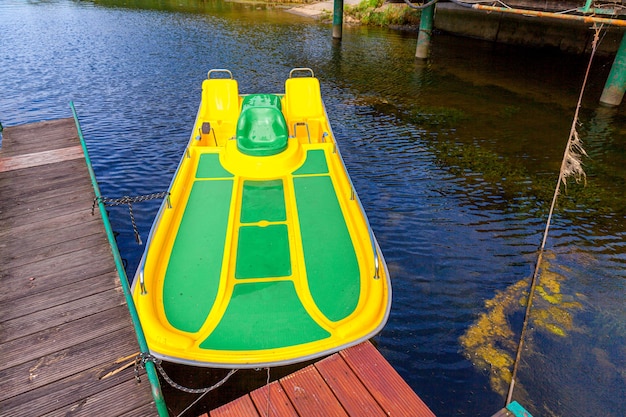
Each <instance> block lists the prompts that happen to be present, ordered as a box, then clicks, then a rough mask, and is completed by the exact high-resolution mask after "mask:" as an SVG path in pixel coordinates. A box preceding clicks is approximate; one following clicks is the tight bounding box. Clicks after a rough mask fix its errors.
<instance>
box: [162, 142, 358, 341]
mask: <svg viewBox="0 0 626 417" xmlns="http://www.w3.org/2000/svg"><path fill="white" fill-rule="evenodd" d="M239 188H240V189H239ZM287 190H289V191H287ZM291 190H292V191H291ZM238 196H240V197H238ZM289 198H292V199H295V203H294V202H290V201H288V200H287V199H289ZM237 199H240V201H232V200H237ZM233 204H236V205H239V204H240V210H239V211H235V217H236V219H232V218H231V214H230V213H231V205H233ZM294 207H295V209H294ZM296 226H297V227H296ZM227 236H233V238H234V239H237V242H236V251H231V252H232V254H231V255H230V256H231V259H229V257H228V256H225V254H226V255H228V253H226V251H225V249H224V248H225V246H226V245H228V242H227ZM300 242H301V248H300V247H291V245H300ZM293 251H301V252H302V253H303V254H304V266H305V268H304V270H305V271H306V276H303V275H304V274H302V273H301V271H302V267H301V266H299V265H298V264H297V259H293V258H294V257H293V256H292V255H291V254H292V253H294V252H293ZM233 262H234V276H232V277H228V279H227V280H226V285H227V289H226V291H225V292H223V293H224V294H226V296H225V299H223V298H224V297H220V295H219V294H220V291H223V290H221V289H220V285H221V284H220V282H221V279H222V276H223V274H224V273H226V272H225V271H229V270H232V268H231V269H229V266H230V265H231V263H233ZM303 280H305V281H303ZM222 285H223V284H222ZM303 291H304V292H306V291H308V293H309V294H310V295H308V294H305V296H306V297H310V298H311V299H312V300H313V302H314V304H315V306H316V308H314V309H311V308H309V309H307V308H306V307H305V306H306V305H307V303H306V302H304V303H303V301H302V300H301V296H302V294H303ZM359 296H360V270H359V265H358V262H357V256H356V252H355V248H354V245H353V242H352V239H351V236H350V234H349V231H348V226H347V224H346V221H345V219H344V215H343V213H342V210H341V207H340V204H339V200H338V198H337V195H336V193H335V188H334V186H333V182H332V180H331V177H330V173H329V169H328V165H327V162H326V156H325V153H324V149H309V150H308V151H307V156H306V160H305V162H304V163H303V164H302V166H300V167H299V168H298V169H297V170H295V171H294V172H293V173H291V174H290V175H286V176H283V177H281V178H275V179H271V180H251V179H242V178H238V177H236V176H234V175H232V174H231V173H230V172H228V171H227V170H226V169H225V168H224V167H223V166H222V165H221V163H220V160H219V153H204V154H202V155H201V156H200V160H199V163H198V166H197V170H196V174H195V179H194V181H193V185H192V186H191V191H190V193H189V198H188V202H187V206H186V208H185V212H184V215H183V217H182V220H181V222H180V226H179V228H178V231H177V233H176V237H175V240H174V244H173V248H172V251H171V255H170V259H169V264H168V266H167V270H166V272H165V277H164V284H163V306H164V311H165V316H166V318H167V320H168V322H169V323H170V324H171V325H172V326H173V327H175V328H176V329H178V330H181V331H184V332H188V333H196V332H200V330H201V329H203V327H204V329H203V332H204V331H207V330H208V336H206V337H205V338H204V340H202V341H201V343H200V348H202V349H214V350H260V349H273V348H280V347H287V346H295V345H299V344H303V343H308V342H312V341H316V340H321V339H325V338H327V337H329V336H330V333H329V330H328V329H327V328H325V326H324V322H325V323H332V322H337V321H340V320H342V319H345V318H346V317H348V316H349V315H350V314H351V313H352V312H353V311H354V310H355V309H356V307H357V304H358V301H359ZM223 303H227V305H226V306H224V305H223ZM220 304H222V305H220ZM310 310H314V311H310ZM315 310H316V311H315ZM220 311H222V312H223V313H220ZM220 314H221V317H220V316H219V315H220ZM216 315H217V316H216ZM209 316H211V317H212V321H213V319H214V318H219V321H217V323H216V324H214V325H212V328H210V329H209V328H207V327H206V325H205V322H206V321H207V319H208V318H209ZM320 317H321V319H320ZM276 329H280V331H276ZM203 334H206V333H203ZM202 337H204V336H202Z"/></svg>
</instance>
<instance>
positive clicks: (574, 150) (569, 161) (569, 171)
mask: <svg viewBox="0 0 626 417" xmlns="http://www.w3.org/2000/svg"><path fill="white" fill-rule="evenodd" d="M601 29H602V26H600V27H597V26H596V25H595V24H594V30H595V34H594V37H593V43H592V49H591V55H590V56H589V63H588V64H587V71H586V72H585V78H584V80H583V84H582V86H581V89H580V95H579V96H578V104H577V105H576V111H575V112H574V118H573V121H572V127H571V129H570V134H569V138H568V140H567V145H566V146H565V152H564V154H563V160H562V161H561V170H560V171H559V178H558V180H557V183H556V187H555V189H554V196H553V197H552V203H551V205H550V211H549V213H548V219H547V221H546V228H545V230H544V232H543V239H542V241H541V247H540V248H539V254H538V255H537V263H536V265H535V271H534V273H533V276H532V279H531V282H530V289H529V291H528V301H527V303H526V311H525V313H524V322H523V324H522V331H521V333H520V338H519V343H518V345H517V352H516V355H515V362H514V363H513V372H512V373H511V383H510V385H509V392H508V394H507V397H506V405H508V404H509V403H511V400H512V397H513V389H514V388H515V379H516V377H517V371H518V368H519V363H520V360H521V356H522V349H523V345H524V337H525V335H526V330H527V328H528V321H529V319H530V311H531V308H532V301H533V296H534V294H535V289H536V287H537V281H538V277H539V270H540V268H541V262H542V260H543V253H544V249H545V247H546V241H547V239H548V232H549V230H550V223H551V222H552V214H553V213H554V207H555V206H556V201H557V199H558V197H559V194H560V187H561V184H563V185H564V186H567V178H568V177H569V176H572V175H573V176H574V177H575V179H576V182H579V181H580V179H581V178H585V172H584V171H583V169H582V163H581V160H580V159H581V157H582V156H583V155H585V156H586V155H587V153H586V152H585V150H584V149H583V147H582V142H581V140H580V137H579V136H578V132H577V131H576V125H577V124H578V116H579V113H580V108H581V106H582V100H583V94H584V92H585V87H586V85H587V80H588V78H589V72H590V70H591V63H592V62H593V57H594V55H595V53H596V50H597V48H598V43H599V39H600V30H601Z"/></svg>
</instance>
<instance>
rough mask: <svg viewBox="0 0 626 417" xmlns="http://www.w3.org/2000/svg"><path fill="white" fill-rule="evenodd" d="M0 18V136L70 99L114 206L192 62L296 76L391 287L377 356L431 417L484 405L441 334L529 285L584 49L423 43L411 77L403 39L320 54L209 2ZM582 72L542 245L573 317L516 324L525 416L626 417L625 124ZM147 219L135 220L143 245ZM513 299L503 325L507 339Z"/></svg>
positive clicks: (160, 133) (161, 162) (136, 178)
mask: <svg viewBox="0 0 626 417" xmlns="http://www.w3.org/2000/svg"><path fill="white" fill-rule="evenodd" d="M154 4H158V6H154ZM0 17H3V18H2V19H1V23H0V25H2V26H0V30H1V31H2V42H3V48H2V51H1V52H0V66H1V67H2V69H3V77H2V78H1V79H0V87H1V88H2V91H3V100H2V105H1V108H0V109H1V111H2V113H1V114H0V117H1V119H2V123H3V124H4V125H12V124H17V123H23V122H32V121H37V120H42V119H49V118H57V117H68V116H69V109H68V102H69V100H73V101H74V102H75V103H76V107H77V110H78V113H79V116H80V117H81V122H82V125H83V129H84V132H85V136H86V138H87V141H88V145H89V148H90V152H91V154H92V161H93V162H94V164H95V168H96V174H97V176H98V180H99V182H100V186H101V189H102V191H103V194H105V195H108V196H112V197H115V196H121V195H139V194H147V193H151V192H157V191H163V190H165V189H166V188H167V186H168V184H169V181H170V180H171V177H172V174H173V172H174V170H175V168H176V166H177V163H178V160H179V158H180V157H181V154H182V151H183V149H184V146H185V144H186V142H187V139H188V137H189V134H190V132H189V129H190V127H191V124H192V123H193V120H194V117H195V112H196V109H197V106H198V103H199V99H200V85H201V82H202V79H204V78H205V77H206V72H207V71H208V70H209V69H210V68H215V67H223V68H229V69H230V70H232V71H233V73H234V74H235V76H236V77H237V79H238V81H239V85H240V88H241V90H242V92H246V93H252V92H262V91H263V92H266V91H274V92H282V91H283V88H284V87H283V83H284V79H285V77H286V76H287V75H288V73H289V70H290V69H291V68H293V67H297V66H310V67H312V68H313V69H314V70H315V73H316V75H317V76H318V77H319V78H320V80H321V84H322V93H323V95H324V98H325V102H326V105H327V109H328V112H329V116H330V119H331V122H332V124H333V128H334V131H335V134H336V136H337V137H338V140H339V141H340V146H341V150H342V154H343V156H344V159H345V161H346V165H347V166H348V169H349V171H350V173H351V176H352V179H353V182H354V183H355V186H356V189H357V191H358V192H359V196H360V197H361V200H362V201H363V205H364V206H365V208H366V210H367V212H368V214H369V217H370V221H371V224H372V226H373V228H374V231H375V233H376V235H377V237H378V239H379V241H380V244H381V247H382V249H383V251H384V253H385V257H386V259H387V261H388V263H389V267H390V270H391V273H392V279H393V285H394V300H393V301H394V304H393V308H392V314H391V317H390V320H389V324H388V326H387V327H386V328H385V329H384V331H383V332H382V333H381V335H380V336H379V337H378V338H377V339H376V341H377V343H378V347H379V349H380V350H381V351H382V352H383V354H384V355H385V357H386V358H387V359H388V360H390V361H391V363H392V364H393V365H394V367H396V369H398V370H399V372H400V373H401V375H402V376H403V377H404V378H405V379H406V380H407V381H408V382H409V383H410V385H411V386H412V387H413V388H414V389H415V390H416V391H417V392H418V393H419V394H420V396H421V397H422V398H423V399H424V400H425V401H426V403H427V404H428V405H429V406H430V407H431V408H432V409H433V410H434V411H435V413H436V414H437V415H438V416H456V415H471V416H490V415H492V414H493V413H494V412H495V411H497V410H498V409H499V408H500V407H501V406H502V404H503V398H502V396H501V395H500V394H499V393H498V391H500V389H499V388H497V389H495V390H494V389H493V388H492V385H491V383H490V379H491V378H492V373H491V371H490V370H485V369H483V368H484V366H483V367H475V366H474V365H473V364H472V361H471V360H469V359H468V358H467V357H466V356H465V354H464V350H463V346H462V344H461V343H460V342H459V340H460V338H461V337H462V336H463V335H464V334H466V333H467V332H468V329H470V328H471V327H472V326H473V325H474V324H475V323H476V322H477V321H478V320H479V319H480V318H481V317H482V316H483V315H488V314H489V308H486V307H485V302H486V301H487V300H493V299H494V298H495V297H497V294H499V293H500V294H502V293H506V292H507V291H508V289H509V288H511V287H512V286H515V285H516V283H519V282H520V281H523V280H524V279H527V277H529V276H530V273H531V271H532V268H533V266H534V261H535V259H536V250H537V248H538V246H539V244H540V239H541V233H542V231H543V227H544V223H545V216H546V213H547V210H548V207H549V202H550V200H551V198H552V193H553V190H554V186H555V184H556V181H557V177H558V169H559V166H560V161H561V157H562V155H563V150H564V146H565V143H566V142H567V138H568V133H569V128H570V126H571V118H572V115H573V105H574V104H575V102H576V97H577V95H578V90H577V87H579V83H580V81H581V79H582V74H583V72H584V68H585V66H586V59H585V57H580V58H579V57H568V56H559V57H558V59H555V58H554V55H553V54H552V53H551V54H544V53H538V52H536V51H528V50H519V49H509V48H502V47H499V46H497V47H494V46H493V45H491V44H487V43H483V42H477V41H472V40H467V39H460V38H454V37H447V36H445V35H437V36H435V37H433V45H432V46H433V50H432V55H431V59H430V60H429V61H428V62H427V63H417V62H416V61H415V60H414V59H413V55H414V51H415V34H414V33H413V34H411V33H408V34H407V33H398V32H393V31H387V30H382V29H370V28H361V27H350V26H346V27H344V33H343V34H344V38H343V40H342V42H341V43H338V42H333V41H332V39H331V36H330V33H331V32H330V27H329V26H326V25H321V24H318V23H316V22H313V21H309V20H307V19H304V18H300V17H298V16H294V15H291V14H288V13H285V12H283V11H281V10H280V9H275V8H271V7H261V10H257V8H256V7H251V6H249V5H242V4H236V3H230V2H222V1H201V0H185V1H179V0H176V1H160V2H153V1H148V0H136V1H129V0H106V1H104V0H98V1H93V2H85V1H81V2H76V1H69V0H67V1H65V0H59V1H52V2H29V3H26V4H25V3H23V2H17V1H7V2H2V3H1V4H0ZM9 17H10V18H9ZM600 64H601V62H600V61H599V64H598V65H599V69H598V70H597V71H596V72H595V73H594V74H595V76H594V80H593V81H592V83H591V84H590V88H589V93H588V96H587V97H588V98H587V99H586V101H585V103H586V106H585V108H584V109H583V112H582V116H581V125H580V133H581V137H582V139H583V142H584V145H585V148H586V150H587V152H588V154H589V158H587V159H586V160H585V161H584V162H585V170H586V173H587V185H586V186H583V185H577V184H575V183H572V184H570V185H569V186H568V187H567V190H566V191H564V192H563V193H562V196H561V197H560V200H559V204H558V207H557V213H556V216H555V219H554V222H553V228H552V231H551V233H550V237H549V241H548V247H549V250H550V251H551V252H552V253H553V254H554V258H553V259H550V268H549V269H550V270H553V271H555V273H558V274H559V277H563V278H562V279H561V278H559V280H558V284H559V286H558V290H559V291H558V292H556V291H555V288H556V287H555V286H554V285H552V286H551V287H550V286H548V287H547V288H546V289H545V294H546V295H547V296H548V297H547V298H548V300H544V301H545V303H546V306H545V307H546V309H547V308H549V307H551V306H553V304H551V303H550V301H549V300H554V298H550V297H556V295H555V294H561V295H562V297H563V298H561V302H563V300H565V302H575V303H580V305H581V306H582V307H581V308H578V307H577V308H571V309H568V310H567V311H566V312H567V315H563V313H559V314H552V315H551V316H550V317H547V318H548V319H550V320H551V321H552V322H553V324H555V323H556V324H555V325H557V326H558V327H559V328H561V329H563V328H565V327H567V329H566V330H567V331H564V335H560V334H557V333H558V332H556V333H555V332H553V331H549V330H546V327H549V326H541V325H540V320H541V319H542V317H541V316H537V317H536V318H534V319H533V320H535V321H534V322H533V323H535V325H534V327H533V330H532V331H531V333H530V334H529V336H528V337H529V340H528V343H529V346H531V347H532V349H531V350H529V351H528V352H525V354H524V355H523V357H522V359H523V364H522V368H521V371H520V386H521V387H522V388H520V390H519V391H516V394H515V396H516V397H517V398H519V399H520V400H522V402H524V403H525V404H529V405H530V406H529V407H530V408H531V411H533V412H535V413H536V414H537V415H568V416H588V415H611V416H612V415H615V416H618V415H626V400H625V398H626V395H624V391H625V387H626V378H625V377H624V369H625V367H626V366H625V364H624V358H626V352H624V346H625V345H626V343H625V342H626V340H625V332H626V331H625V329H624V325H623V323H625V322H626V307H624V303H623V295H624V283H625V282H626V274H625V272H624V271H626V268H625V265H626V230H625V228H624V224H625V223H626V222H625V221H624V220H625V216H626V199H625V198H624V191H623V190H624V186H625V185H626V184H624V181H625V178H626V172H625V171H624V169H625V168H624V160H625V158H626V117H625V116H624V111H623V108H618V109H615V110H607V109H604V108H602V107H599V106H597V105H596V103H597V98H598V97H599V94H600V90H601V86H602V83H603V82H604V79H605V78H604V76H603V71H607V70H608V69H604V67H602V66H601V65H600ZM157 208H158V202H155V201H151V202H147V203H144V204H140V205H136V206H135V207H134V210H135V217H136V219H137V221H138V225H139V228H140V232H141V234H142V238H143V239H144V240H145V238H146V235H147V233H148V230H149V228H150V224H151V222H152V220H153V218H154V215H155V213H156V210H157ZM110 215H111V221H112V223H113V227H114V229H115V230H116V231H117V232H118V233H119V235H118V242H119V246H120V249H121V251H122V254H123V256H124V257H125V258H126V259H127V260H128V271H129V274H130V275H132V274H133V273H134V269H135V267H136V265H137V262H138V260H139V257H140V256H141V252H142V250H143V248H141V247H138V246H137V245H136V244H135V241H134V237H133V233H132V228H131V225H130V220H129V218H128V213H127V211H126V209H125V208H123V207H120V208H115V207H112V208H110ZM544 285H545V284H544ZM520 290H521V291H523V289H520ZM519 299H520V296H517V300H518V302H517V305H515V306H514V305H513V304H511V306H510V309H509V310H507V314H506V315H505V319H506V323H504V324H502V327H500V331H504V330H503V329H504V326H505V325H507V326H508V327H509V329H510V331H511V332H512V333H514V334H517V333H518V332H519V329H520V327H521V314H520V311H522V309H523V306H521V305H519ZM554 305H556V304H554ZM559 308H560V307H559ZM538 311H539V310H538ZM539 314H541V313H539ZM559 317H561V318H565V319H567V320H565V322H563V321H560V322H559V321H558V319H559ZM545 319H546V318H544V320H545ZM559 323H560V326H559ZM563 323H565V324H567V326H565V325H564V324H563ZM607 410H608V411H607ZM611 413H612V414H611Z"/></svg>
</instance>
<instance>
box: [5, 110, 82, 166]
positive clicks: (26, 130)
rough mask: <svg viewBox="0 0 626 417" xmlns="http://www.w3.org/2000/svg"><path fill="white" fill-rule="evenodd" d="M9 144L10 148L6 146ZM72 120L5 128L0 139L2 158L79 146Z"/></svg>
mask: <svg viewBox="0 0 626 417" xmlns="http://www.w3.org/2000/svg"><path fill="white" fill-rule="evenodd" d="M9 142H10V146H7V145H8V144H9ZM79 143H80V142H79V140H78V132H77V131H76V126H75V125H74V119H72V118H65V119H56V120H44V121H41V122H36V123H28V124H23V125H18V126H10V127H5V129H4V132H3V138H2V157H3V158H4V157H13V156H16V155H24V154H29V153H32V152H33V151H34V150H42V151H49V150H52V149H59V148H67V147H72V146H76V145H77V144H79Z"/></svg>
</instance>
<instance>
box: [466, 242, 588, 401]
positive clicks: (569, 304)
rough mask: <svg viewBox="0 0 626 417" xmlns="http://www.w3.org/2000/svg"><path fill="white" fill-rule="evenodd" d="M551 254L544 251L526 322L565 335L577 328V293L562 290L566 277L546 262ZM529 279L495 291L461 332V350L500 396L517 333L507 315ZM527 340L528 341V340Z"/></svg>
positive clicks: (517, 306) (519, 303)
mask: <svg viewBox="0 0 626 417" xmlns="http://www.w3.org/2000/svg"><path fill="white" fill-rule="evenodd" d="M554 258H555V255H554V254H544V257H543V259H544V260H543V262H542V264H541V274H540V276H539V282H538V284H537V287H536V289H535V294H534V298H533V304H532V309H531V314H530V325H531V327H532V328H534V330H535V331H542V332H546V333H549V334H552V335H554V336H556V337H566V336H567V335H568V333H569V332H572V331H580V330H579V329H577V328H576V327H575V326H574V321H573V314H574V313H575V312H576V311H577V310H580V309H582V304H581V303H580V302H579V301H578V298H579V297H580V295H566V294H563V292H562V284H563V281H565V280H566V277H565V276H564V275H562V274H560V273H558V272H556V271H554V270H553V269H554V268H553V267H552V266H551V264H550V261H551V260H553V259H554ZM528 288H529V282H528V280H526V279H523V280H520V281H517V282H515V283H514V284H512V285H511V286H509V287H508V288H506V289H505V290H504V291H498V292H497V293H496V295H495V296H494V298H492V299H490V300H487V301H486V302H485V308H486V311H485V312H483V313H481V314H480V316H479V317H478V319H477V320H476V322H475V323H474V324H473V325H472V326H471V327H470V328H468V329H467V331H466V332H465V334H464V335H463V336H461V338H460V343H461V346H462V347H463V353H464V354H465V356H466V357H467V358H468V359H469V360H471V361H472V363H473V364H474V365H475V366H476V367H478V368H480V369H482V370H484V371H486V372H489V383H490V385H491V388H492V389H493V390H494V391H495V392H497V393H498V394H500V395H502V396H504V395H506V392H507V390H508V386H509V384H510V383H511V373H512V370H513V364H514V358H515V352H516V349H517V344H518V342H519V340H518V339H519V335H518V334H517V333H515V332H514V331H513V328H512V326H511V322H510V317H511V316H512V315H513V314H514V313H516V312H521V310H522V309H523V308H524V307H525V305H526V303H527V300H528ZM529 342H531V343H529ZM525 346H526V348H527V350H532V341H528V340H526V341H525Z"/></svg>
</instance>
